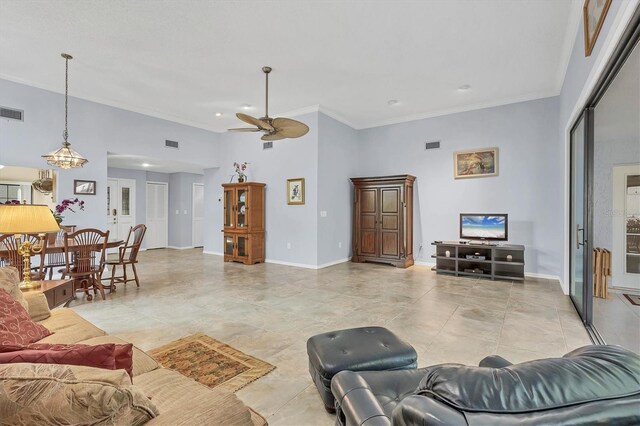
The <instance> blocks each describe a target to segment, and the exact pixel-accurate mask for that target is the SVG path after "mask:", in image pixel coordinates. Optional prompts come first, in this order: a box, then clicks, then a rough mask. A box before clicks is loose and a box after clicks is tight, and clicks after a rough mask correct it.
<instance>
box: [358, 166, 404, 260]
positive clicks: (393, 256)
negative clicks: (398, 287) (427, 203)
mask: <svg viewBox="0 0 640 426" xmlns="http://www.w3.org/2000/svg"><path fill="white" fill-rule="evenodd" d="M415 180H416V178H415V176H411V175H398V176H376V177H360V178H351V182H353V187H354V197H353V201H354V208H353V257H352V258H351V260H352V261H353V262H380V263H390V264H392V265H394V266H397V267H401V268H406V267H408V266H411V265H413V182H414V181H415Z"/></svg>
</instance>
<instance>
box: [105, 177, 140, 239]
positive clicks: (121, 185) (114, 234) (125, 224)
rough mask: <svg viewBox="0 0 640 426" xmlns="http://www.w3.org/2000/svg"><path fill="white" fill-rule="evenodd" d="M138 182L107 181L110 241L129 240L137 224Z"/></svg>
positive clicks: (124, 180) (111, 179)
mask: <svg viewBox="0 0 640 426" xmlns="http://www.w3.org/2000/svg"><path fill="white" fill-rule="evenodd" d="M135 206H136V181H135V180H134V179H116V178H108V179H107V229H108V230H109V239H110V240H123V239H125V238H127V235H128V233H129V228H131V227H132V226H134V225H135V223H136V208H135Z"/></svg>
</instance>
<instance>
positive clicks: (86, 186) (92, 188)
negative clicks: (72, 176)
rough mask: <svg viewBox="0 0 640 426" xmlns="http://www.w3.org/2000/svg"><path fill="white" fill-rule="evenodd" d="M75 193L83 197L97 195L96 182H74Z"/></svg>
mask: <svg viewBox="0 0 640 426" xmlns="http://www.w3.org/2000/svg"><path fill="white" fill-rule="evenodd" d="M73 193H74V194H81V195H96V181H95V180H74V181H73Z"/></svg>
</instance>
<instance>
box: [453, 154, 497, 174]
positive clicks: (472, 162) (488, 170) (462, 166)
mask: <svg viewBox="0 0 640 426" xmlns="http://www.w3.org/2000/svg"><path fill="white" fill-rule="evenodd" d="M453 176H454V178H456V179H464V178H474V177H488V176H498V148H483V149H473V150H468V151H457V152H454V153H453Z"/></svg>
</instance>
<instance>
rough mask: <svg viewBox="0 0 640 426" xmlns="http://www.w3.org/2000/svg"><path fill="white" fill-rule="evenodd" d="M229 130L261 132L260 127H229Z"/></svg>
mask: <svg viewBox="0 0 640 426" xmlns="http://www.w3.org/2000/svg"><path fill="white" fill-rule="evenodd" d="M227 131H229V132H260V131H261V130H260V129H256V128H254V127H242V128H240V129H227Z"/></svg>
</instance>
